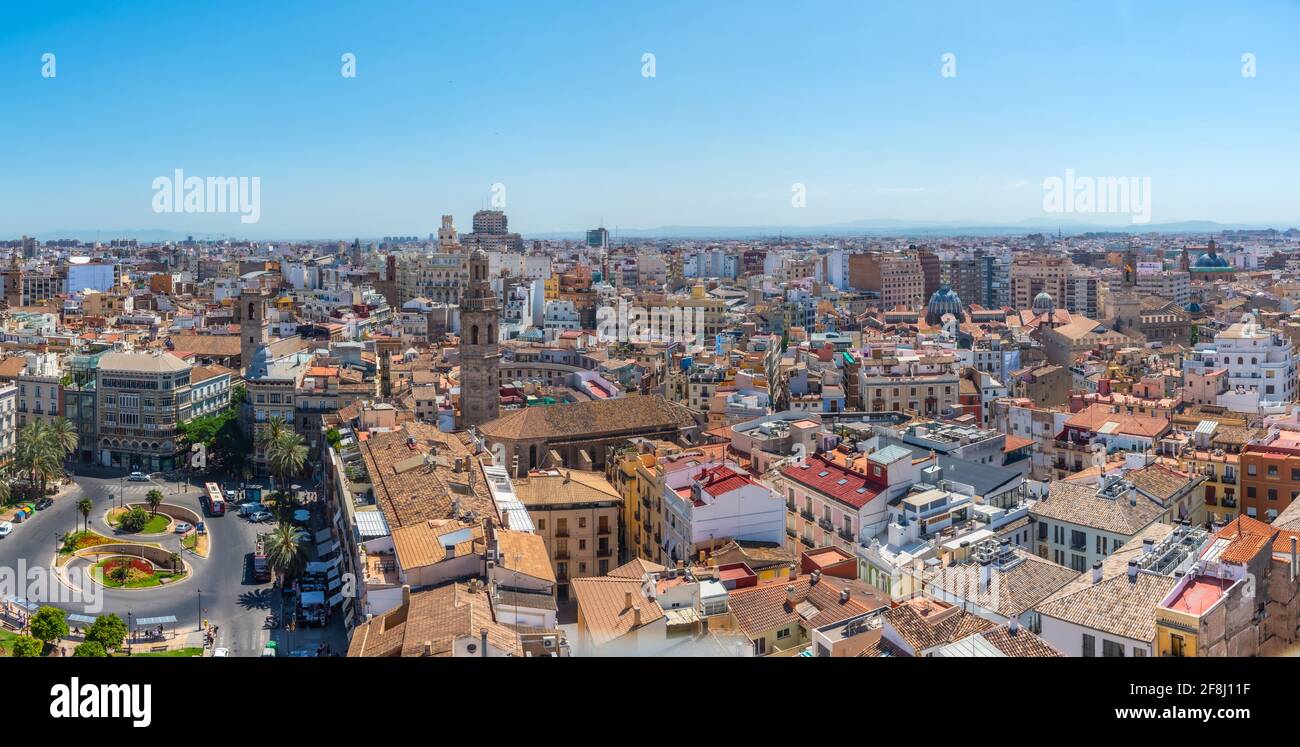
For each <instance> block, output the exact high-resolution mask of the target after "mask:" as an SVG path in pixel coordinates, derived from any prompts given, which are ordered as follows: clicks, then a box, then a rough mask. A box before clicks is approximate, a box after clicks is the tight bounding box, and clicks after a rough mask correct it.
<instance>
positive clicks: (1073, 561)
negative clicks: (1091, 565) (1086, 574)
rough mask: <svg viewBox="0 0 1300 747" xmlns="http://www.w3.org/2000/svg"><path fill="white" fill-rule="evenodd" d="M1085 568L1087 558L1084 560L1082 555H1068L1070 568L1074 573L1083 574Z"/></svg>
mask: <svg viewBox="0 0 1300 747" xmlns="http://www.w3.org/2000/svg"><path fill="white" fill-rule="evenodd" d="M1087 566H1088V559H1087V558H1085V557H1084V556H1082V555H1077V554H1074V553H1071V555H1070V568H1072V569H1074V570H1075V571H1077V572H1079V573H1083V570H1084V568H1086V567H1087Z"/></svg>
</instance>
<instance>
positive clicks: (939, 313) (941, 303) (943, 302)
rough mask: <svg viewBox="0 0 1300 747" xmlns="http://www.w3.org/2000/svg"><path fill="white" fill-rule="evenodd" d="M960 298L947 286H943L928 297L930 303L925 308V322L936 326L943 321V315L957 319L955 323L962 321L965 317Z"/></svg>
mask: <svg viewBox="0 0 1300 747" xmlns="http://www.w3.org/2000/svg"><path fill="white" fill-rule="evenodd" d="M961 308H962V304H961V298H960V297H959V296H958V295H957V293H956V292H954V291H953V289H952V288H949V287H948V286H946V285H945V286H943V287H942V288H940V289H939V290H937V291H935V292H934V295H932V296H930V303H929V304H927V305H926V307H925V321H926V323H927V324H930V325H937V324H939V323H940V322H942V321H943V316H944V314H952V315H953V316H955V317H957V321H963V320H964V319H965V315H964V314H963V313H962V310H961Z"/></svg>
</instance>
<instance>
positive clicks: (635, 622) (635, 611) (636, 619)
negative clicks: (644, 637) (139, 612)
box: [632, 605, 641, 628]
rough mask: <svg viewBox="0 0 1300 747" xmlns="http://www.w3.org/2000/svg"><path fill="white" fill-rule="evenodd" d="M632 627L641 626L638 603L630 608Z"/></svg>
mask: <svg viewBox="0 0 1300 747" xmlns="http://www.w3.org/2000/svg"><path fill="white" fill-rule="evenodd" d="M632 627H634V628H639V627H641V607H640V605H638V606H636V607H633V608H632Z"/></svg>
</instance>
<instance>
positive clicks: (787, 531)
mask: <svg viewBox="0 0 1300 747" xmlns="http://www.w3.org/2000/svg"><path fill="white" fill-rule="evenodd" d="M785 536H787V537H790V538H791V539H793V538H795V537H798V536H799V533H798V532H796V531H795V530H794V528H793V527H786V528H785Z"/></svg>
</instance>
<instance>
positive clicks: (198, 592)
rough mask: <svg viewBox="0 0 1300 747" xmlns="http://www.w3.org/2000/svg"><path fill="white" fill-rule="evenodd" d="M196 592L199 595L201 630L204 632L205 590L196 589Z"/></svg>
mask: <svg viewBox="0 0 1300 747" xmlns="http://www.w3.org/2000/svg"><path fill="white" fill-rule="evenodd" d="M194 592H195V593H196V594H198V595H199V630H200V631H202V630H203V590H202V589H195V590H194Z"/></svg>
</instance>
